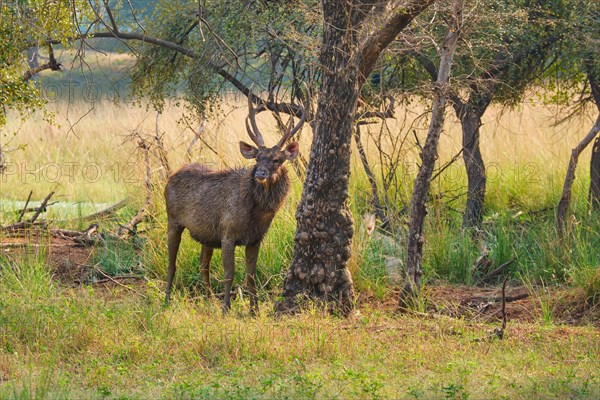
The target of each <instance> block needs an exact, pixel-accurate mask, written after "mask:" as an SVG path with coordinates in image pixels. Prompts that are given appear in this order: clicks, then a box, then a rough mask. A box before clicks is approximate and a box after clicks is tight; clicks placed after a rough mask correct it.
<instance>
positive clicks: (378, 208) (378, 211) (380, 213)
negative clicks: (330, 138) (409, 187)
mask: <svg viewBox="0 0 600 400" xmlns="http://www.w3.org/2000/svg"><path fill="white" fill-rule="evenodd" d="M354 129H355V130H354V142H355V143H356V149H357V150H358V154H359V155H360V161H361V163H362V166H363V169H364V170H365V174H367V179H368V180H369V184H370V185H371V195H372V201H373V206H374V207H375V215H376V216H377V218H379V219H380V220H381V226H382V228H384V229H385V227H386V226H387V225H388V224H389V220H388V217H387V216H386V214H385V209H384V208H383V206H382V205H381V201H380V200H379V190H378V188H377V180H376V179H375V174H373V171H372V170H371V166H370V165H369V160H368V159H367V153H366V152H365V148H364V147H363V145H362V138H361V134H360V124H356V127H355V128H354Z"/></svg>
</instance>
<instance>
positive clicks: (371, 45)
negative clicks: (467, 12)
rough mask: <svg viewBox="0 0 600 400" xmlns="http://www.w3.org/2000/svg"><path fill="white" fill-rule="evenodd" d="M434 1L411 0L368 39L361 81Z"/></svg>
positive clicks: (360, 70) (361, 54)
mask: <svg viewBox="0 0 600 400" xmlns="http://www.w3.org/2000/svg"><path fill="white" fill-rule="evenodd" d="M433 2H434V0H411V1H410V2H409V3H408V4H407V5H406V6H404V7H402V8H401V9H400V10H398V11H396V13H394V15H392V17H391V18H390V19H389V20H388V21H387V22H385V23H384V25H383V27H382V28H381V29H380V30H379V31H377V32H375V33H374V34H373V35H371V36H369V37H367V39H366V40H365V41H364V42H363V43H362V45H361V48H360V50H359V51H360V64H359V74H360V79H361V80H362V81H364V80H365V79H366V76H367V75H369V74H370V73H371V71H372V70H373V67H374V66H375V63H376V62H377V59H378V58H379V55H380V54H381V52H382V51H383V50H384V49H385V48H386V47H387V46H388V45H389V44H390V43H391V42H392V41H393V40H394V39H395V38H396V36H398V34H399V33H400V32H401V31H402V30H403V29H404V28H406V27H407V26H408V24H409V23H410V22H411V21H412V20H413V19H415V17H416V16H417V15H419V14H420V13H421V12H423V10H425V9H426V8H427V7H429V5H430V4H432V3H433Z"/></svg>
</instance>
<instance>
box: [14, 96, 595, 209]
mask: <svg viewBox="0 0 600 400" xmlns="http://www.w3.org/2000/svg"><path fill="white" fill-rule="evenodd" d="M411 107H412V108H411V109H408V108H405V109H398V110H397V113H396V114H397V119H396V120H389V121H388V122H387V125H388V127H389V130H390V132H391V134H396V133H397V132H399V129H400V128H401V127H400V122H399V121H402V120H404V116H403V114H404V113H406V115H407V118H410V117H411V116H417V115H420V114H422V113H423V112H425V109H424V108H423V107H422V106H419V105H416V106H414V105H413V106H411ZM49 110H50V111H52V112H54V113H55V119H56V124H57V125H50V124H48V123H46V122H44V121H42V120H41V115H39V114H36V115H35V116H33V118H30V119H28V120H26V121H25V122H23V123H21V122H20V121H18V120H17V119H16V118H12V119H11V122H10V123H9V124H8V126H6V127H5V128H4V132H5V133H4V134H5V135H9V134H11V133H13V132H16V136H15V137H14V138H11V139H10V140H9V141H7V140H6V138H5V139H4V143H5V146H8V147H12V148H15V147H22V148H23V149H22V150H17V151H13V152H11V153H10V154H9V163H11V164H14V168H16V171H14V173H13V171H12V170H9V173H8V174H7V176H6V177H4V178H3V182H2V184H3V189H4V190H3V191H2V192H3V194H2V197H3V198H11V199H24V198H25V197H26V196H27V194H28V192H29V190H31V189H33V190H35V192H36V194H37V197H38V198H39V197H43V196H44V195H45V193H46V192H48V191H49V190H51V189H53V188H56V189H57V191H58V192H59V193H60V195H62V196H63V197H64V198H65V199H69V200H89V201H96V202H97V201H113V200H116V199H118V198H120V197H123V196H124V195H126V194H127V192H128V191H129V192H130V193H131V192H135V190H131V189H132V186H131V182H129V180H130V179H133V180H134V181H135V183H137V184H138V185H140V184H141V183H142V182H143V172H144V167H143V161H142V156H141V154H140V153H139V151H138V150H137V149H136V143H137V142H136V141H135V140H133V141H131V140H127V137H128V136H129V135H131V134H132V133H134V132H138V133H140V134H142V135H144V136H145V137H148V138H151V136H152V135H154V133H155V131H156V112H154V111H152V110H147V109H146V107H137V106H134V105H132V104H115V103H112V102H108V101H102V102H100V103H98V104H91V103H86V102H82V101H79V102H76V103H74V104H70V105H69V104H66V103H65V102H59V103H55V104H51V105H50V106H49ZM182 112H183V109H182V108H180V107H176V106H173V105H168V106H167V108H166V111H165V112H164V113H163V114H162V115H161V116H160V119H159V122H158V129H159V132H160V133H161V134H162V133H165V136H164V140H165V144H166V150H167V152H168V157H169V161H170V164H171V166H172V168H177V167H178V166H180V165H182V164H183V163H186V162H188V159H187V157H186V150H187V147H188V145H189V143H190V141H191V140H192V138H193V137H194V134H193V132H192V131H191V129H190V128H189V127H188V126H186V123H184V122H183V121H182V118H181V116H182ZM246 113H247V110H246V106H245V104H244V102H243V101H240V100H239V99H233V98H230V99H229V100H228V101H226V102H225V103H224V104H223V106H222V114H221V115H215V116H213V117H212V118H211V119H210V120H209V121H208V123H207V124H206V126H205V128H204V131H203V132H202V134H201V135H202V139H203V140H204V141H205V142H206V144H208V145H209V146H210V148H211V149H214V150H215V151H216V153H218V154H215V153H213V152H212V150H210V149H208V146H206V145H204V144H202V143H201V142H200V141H198V142H197V143H196V146H195V147H194V149H193V152H192V157H193V161H198V162H204V163H214V164H215V165H216V166H217V167H223V166H236V165H243V164H246V163H245V161H244V160H243V159H242V157H241V156H240V154H239V150H238V142H239V141H240V140H244V141H249V138H248V136H247V134H246V132H245V127H244V118H245V116H246ZM555 120H556V116H555V115H554V114H553V110H551V109H549V108H547V107H545V106H542V105H539V104H538V105H534V104H528V105H525V106H523V107H522V108H520V109H518V110H509V111H502V110H498V109H494V108H492V109H491V110H490V111H489V112H488V113H487V114H486V115H485V118H484V121H483V123H484V125H483V127H482V136H481V148H482V152H483V157H484V160H485V162H486V165H487V167H488V172H489V174H490V180H491V181H492V182H493V181H494V179H496V178H497V177H498V176H501V175H505V174H508V173H513V174H516V175H519V176H521V177H523V178H535V179H533V183H535V182H537V185H534V186H535V188H534V189H535V190H538V189H541V188H544V187H545V188H546V189H548V187H547V183H548V182H549V181H552V185H559V184H560V182H555V181H553V179H554V178H555V177H556V176H560V175H561V174H562V173H563V170H564V169H565V167H566V164H567V162H568V158H569V156H570V150H571V149H572V148H573V147H574V146H575V145H576V144H577V142H578V141H579V140H580V138H581V137H582V136H583V135H584V134H585V133H586V132H587V129H588V128H589V126H590V123H591V120H590V119H589V117H587V116H586V117H581V118H579V119H575V120H572V121H571V122H570V123H568V124H562V125H559V126H553V123H554V121H555ZM426 122H427V121H426V120H425V121H423V123H421V124H420V125H417V128H420V129H417V132H418V135H419V136H420V138H421V142H423V140H424V136H425V134H426V129H424V128H426ZM258 123H259V125H260V126H261V127H262V131H263V132H264V134H265V135H266V137H267V143H271V142H274V141H275V139H276V136H277V135H278V133H277V131H276V127H275V123H274V119H273V118H271V117H270V116H268V115H267V114H266V113H263V114H260V115H259V116H258ZM198 126H199V125H198V124H197V123H193V126H192V128H193V129H198ZM369 129H370V131H371V132H373V133H374V132H377V130H378V129H380V128H379V126H378V125H373V126H370V127H369ZM310 135H311V132H310V129H309V128H305V129H304V132H303V134H302V139H301V142H302V143H301V144H302V146H301V149H302V152H303V153H304V154H305V156H308V153H309V149H310ZM363 136H364V137H366V138H368V137H369V135H367V134H364V135H363ZM409 143H410V144H409ZM365 146H366V148H367V151H368V152H369V154H370V155H371V162H372V163H373V166H374V167H375V168H376V169H377V168H378V162H377V157H376V149H375V146H374V144H373V143H372V141H370V140H366V142H365ZM460 147H461V136H460V124H459V123H458V121H457V120H456V118H455V117H454V116H453V114H451V113H449V114H448V117H447V122H446V128H445V132H444V134H443V136H442V138H441V142H440V163H444V162H446V161H448V160H449V159H451V158H452V156H454V155H455V154H456V153H457V152H458V151H459V150H460ZM405 149H406V150H405V156H404V157H403V163H405V164H406V165H408V166H412V168H409V170H410V171H411V172H412V173H414V172H415V170H416V169H415V168H414V165H415V162H416V161H417V159H416V157H417V152H416V149H415V147H414V139H413V138H412V135H410V137H409V141H408V142H407V144H406V145H405ZM589 151H590V150H589V149H588V150H586V151H585V152H584V153H583V154H582V156H581V160H582V161H581V165H580V175H583V174H585V171H587V170H588V169H589V166H588V165H587V164H588V163H586V161H585V160H587V158H588V157H589ZM355 153H356V152H355ZM86 164H89V165H88V166H87V167H86ZM355 165H356V166H357V167H358V163H355ZM154 167H156V168H159V166H158V165H154ZM11 168H13V166H11ZM57 168H60V170H58V169H57ZM461 169H462V161H461V160H459V161H458V162H457V163H456V165H455V166H453V167H452V168H451V170H453V171H454V173H457V174H461ZM355 170H356V171H357V172H358V171H360V170H359V169H357V168H355ZM135 186H136V185H135V184H134V185H133V187H135Z"/></svg>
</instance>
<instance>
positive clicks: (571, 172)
mask: <svg viewBox="0 0 600 400" xmlns="http://www.w3.org/2000/svg"><path fill="white" fill-rule="evenodd" d="M599 131H600V114H598V118H596V122H595V123H594V126H593V127H592V129H590V131H589V133H588V134H587V135H586V136H585V137H584V138H583V140H582V141H581V142H579V144H578V145H577V146H575V148H574V149H573V150H571V159H570V160H569V166H568V167H567V174H566V176H565V183H564V185H563V192H562V196H561V198H560V201H559V203H558V209H557V211H556V230H557V232H558V236H559V238H563V237H564V235H565V229H566V227H567V213H568V212H569V206H570V205H571V189H572V188H573V181H575V169H576V168H577V161H578V160H579V155H580V154H581V152H582V151H583V150H584V149H585V148H586V147H587V146H588V145H589V144H590V143H591V142H592V140H594V138H595V137H596V135H597V134H598V132H599Z"/></svg>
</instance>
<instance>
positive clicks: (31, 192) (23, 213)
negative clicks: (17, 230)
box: [17, 190, 33, 222]
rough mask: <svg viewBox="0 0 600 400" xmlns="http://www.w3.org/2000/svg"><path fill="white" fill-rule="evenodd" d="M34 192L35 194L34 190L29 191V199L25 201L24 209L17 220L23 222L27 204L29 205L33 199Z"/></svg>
mask: <svg viewBox="0 0 600 400" xmlns="http://www.w3.org/2000/svg"><path fill="white" fill-rule="evenodd" d="M32 194H33V190H31V191H30V192H29V196H27V201H26V202H25V206H24V207H23V209H22V210H21V212H20V213H19V218H18V219H17V222H21V220H22V219H23V216H24V215H25V212H26V211H27V206H28V205H29V200H31V195H32Z"/></svg>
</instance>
